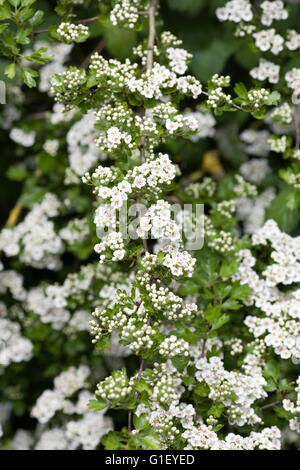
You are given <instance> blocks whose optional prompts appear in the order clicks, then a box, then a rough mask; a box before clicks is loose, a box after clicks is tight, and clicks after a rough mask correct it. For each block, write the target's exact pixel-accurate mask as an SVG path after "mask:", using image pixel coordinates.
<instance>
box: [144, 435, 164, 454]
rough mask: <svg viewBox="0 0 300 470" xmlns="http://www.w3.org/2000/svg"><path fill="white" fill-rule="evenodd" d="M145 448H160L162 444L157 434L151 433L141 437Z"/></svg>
mask: <svg viewBox="0 0 300 470" xmlns="http://www.w3.org/2000/svg"><path fill="white" fill-rule="evenodd" d="M141 442H142V443H143V448H144V449H145V450H160V449H161V445H160V442H159V438H158V436H156V434H149V435H148V436H144V437H141Z"/></svg>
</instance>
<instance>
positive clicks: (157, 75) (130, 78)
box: [90, 53, 202, 99]
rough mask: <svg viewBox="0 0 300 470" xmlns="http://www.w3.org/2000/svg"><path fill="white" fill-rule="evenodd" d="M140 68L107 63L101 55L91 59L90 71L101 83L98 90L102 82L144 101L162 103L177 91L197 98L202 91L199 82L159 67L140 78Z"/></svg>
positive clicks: (115, 62) (161, 66) (134, 65)
mask: <svg viewBox="0 0 300 470" xmlns="http://www.w3.org/2000/svg"><path fill="white" fill-rule="evenodd" d="M136 68H137V64H131V63H130V61H129V59H126V61H125V63H124V64H122V63H121V62H119V61H118V60H115V59H110V60H108V61H107V60H106V59H104V58H103V57H101V56H100V55H99V54H98V53H95V54H94V55H93V56H92V58H91V63H90V69H91V71H93V72H94V73H95V75H96V78H97V79H99V80H100V83H99V85H98V86H102V82H103V83H106V84H108V85H109V86H112V85H114V88H115V89H117V88H119V89H121V90H124V88H125V89H127V90H128V91H129V92H130V93H137V94H139V95H140V96H141V98H142V99H144V98H146V99H151V98H156V99H160V98H161V97H162V96H163V95H165V94H168V91H169V89H174V88H175V89H177V90H178V92H180V93H183V94H187V95H190V96H192V97H193V98H197V97H198V96H199V95H200V94H201V92H202V87H201V84H200V82H199V81H198V80H196V79H195V77H193V76H191V75H186V76H182V77H179V78H178V77H177V76H176V74H175V73H174V72H172V71H170V70H169V69H168V68H167V67H165V66H164V65H160V64H159V63H155V64H154V66H153V68H152V69H151V70H147V71H146V72H144V73H143V74H142V75H140V76H139V78H137V75H136Z"/></svg>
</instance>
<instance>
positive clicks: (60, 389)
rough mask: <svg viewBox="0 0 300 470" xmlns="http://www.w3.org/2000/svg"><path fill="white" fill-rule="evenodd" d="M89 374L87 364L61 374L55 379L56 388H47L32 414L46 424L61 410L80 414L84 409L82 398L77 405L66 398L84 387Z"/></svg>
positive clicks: (71, 368)
mask: <svg viewBox="0 0 300 470" xmlns="http://www.w3.org/2000/svg"><path fill="white" fill-rule="evenodd" d="M89 375H90V369H89V367H87V366H80V367H78V368H77V369H76V368H75V367H70V368H69V369H67V370H66V371H65V372H62V373H61V374H59V375H58V376H57V377H56V378H55V380H54V389H53V390H45V391H44V392H43V393H42V395H41V396H40V397H39V398H38V400H37V402H36V404H35V405H34V407H33V408H32V412H31V415H32V416H33V417H34V418H36V419H37V420H38V421H39V422H40V423H42V424H44V423H47V422H48V421H49V420H50V419H51V418H53V416H54V415H55V413H56V412H57V411H59V410H63V411H64V412H65V413H68V414H73V413H76V412H77V413H79V414H80V413H81V411H82V410H81V407H82V403H81V401H80V398H79V401H78V404H77V405H74V404H73V403H72V402H71V401H70V400H66V398H68V397H71V396H72V395H73V394H74V393H75V392H77V391H78V390H80V389H81V388H84V386H85V384H86V379H87V378H88V376H89ZM77 407H78V409H77Z"/></svg>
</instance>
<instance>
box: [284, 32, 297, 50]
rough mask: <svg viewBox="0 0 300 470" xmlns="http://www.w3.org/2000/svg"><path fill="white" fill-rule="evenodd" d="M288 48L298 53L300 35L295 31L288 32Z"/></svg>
mask: <svg viewBox="0 0 300 470" xmlns="http://www.w3.org/2000/svg"><path fill="white" fill-rule="evenodd" d="M285 45H286V47H287V48H288V49H289V50H290V51H296V50H297V49H299V47H300V34H299V33H297V31H295V30H294V29H290V30H288V32H287V41H286V43H285Z"/></svg>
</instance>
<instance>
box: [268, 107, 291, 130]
mask: <svg viewBox="0 0 300 470" xmlns="http://www.w3.org/2000/svg"><path fill="white" fill-rule="evenodd" d="M271 116H272V119H273V120H274V121H280V122H281V123H282V124H283V125H289V124H291V123H292V122H293V111H292V108H291V106H290V105H289V104H288V103H283V104H282V105H281V106H277V108H275V109H274V110H273V111H272V115H271Z"/></svg>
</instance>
